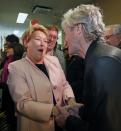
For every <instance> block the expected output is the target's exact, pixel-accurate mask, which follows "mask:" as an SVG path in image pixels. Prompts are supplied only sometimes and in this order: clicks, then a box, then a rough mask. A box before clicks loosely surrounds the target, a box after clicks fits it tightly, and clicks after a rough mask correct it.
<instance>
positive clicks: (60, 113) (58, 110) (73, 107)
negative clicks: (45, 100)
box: [53, 100, 83, 127]
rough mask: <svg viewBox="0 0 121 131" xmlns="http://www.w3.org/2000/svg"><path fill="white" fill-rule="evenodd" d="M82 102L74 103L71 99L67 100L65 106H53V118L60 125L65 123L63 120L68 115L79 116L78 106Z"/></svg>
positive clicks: (79, 106) (80, 105)
mask: <svg viewBox="0 0 121 131" xmlns="http://www.w3.org/2000/svg"><path fill="white" fill-rule="evenodd" d="M82 106H83V104H81V103H76V102H75V101H73V100H71V101H70V102H68V105H66V106H63V107H62V106H58V105H56V106H54V108H53V111H54V113H53V115H54V116H55V120H56V122H57V124H58V125H59V126H60V127H63V126H64V125H65V121H66V119H67V117H68V116H69V115H72V116H76V117H79V108H81V107H82Z"/></svg>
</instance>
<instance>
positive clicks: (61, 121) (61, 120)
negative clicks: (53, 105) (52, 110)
mask: <svg viewBox="0 0 121 131" xmlns="http://www.w3.org/2000/svg"><path fill="white" fill-rule="evenodd" d="M67 108H68V107H67V106H66V107H60V106H58V105H57V109H58V111H59V114H58V115H57V116H56V117H55V120H56V122H57V124H58V126H60V127H62V128H63V127H64V125H65V121H66V119H67V117H68V116H69V115H70V114H69V112H68V111H67Z"/></svg>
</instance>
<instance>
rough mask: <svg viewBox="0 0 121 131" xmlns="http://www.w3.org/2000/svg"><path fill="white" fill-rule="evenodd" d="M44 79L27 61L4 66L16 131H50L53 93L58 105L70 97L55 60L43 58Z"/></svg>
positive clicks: (71, 95)
mask: <svg viewBox="0 0 121 131" xmlns="http://www.w3.org/2000/svg"><path fill="white" fill-rule="evenodd" d="M44 64H45V66H46V69H47V71H48V74H49V79H50V80H49V79H48V77H47V76H46V75H45V74H44V73H43V72H42V71H41V70H40V69H38V68H37V67H36V65H35V64H33V63H32V61H31V60H30V59H29V58H27V57H26V58H23V59H21V60H18V61H15V62H13V63H11V64H10V65H9V67H8V69H9V76H8V82H7V83H8V86H9V90H10V93H11V96H12V98H13V100H14V102H15V104H16V110H17V112H18V131H54V121H53V118H51V117H50V115H51V111H52V108H53V94H54V97H55V100H56V103H57V104H58V105H62V103H65V101H66V100H67V99H68V98H70V97H74V95H73V91H72V89H71V87H70V85H69V84H68V82H67V81H66V79H65V76H64V73H63V71H62V68H61V66H60V64H59V61H58V59H57V58H56V57H54V56H50V55H46V56H45V58H44Z"/></svg>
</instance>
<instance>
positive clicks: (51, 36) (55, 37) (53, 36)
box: [49, 35, 58, 40]
mask: <svg viewBox="0 0 121 131" xmlns="http://www.w3.org/2000/svg"><path fill="white" fill-rule="evenodd" d="M52 38H53V39H54V40H56V39H58V37H57V36H55V35H49V39H52Z"/></svg>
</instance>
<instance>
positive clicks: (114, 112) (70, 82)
mask: <svg viewBox="0 0 121 131" xmlns="http://www.w3.org/2000/svg"><path fill="white" fill-rule="evenodd" d="M61 27H62V29H63V31H64V34H65V35H64V41H65V49H64V50H59V49H58V48H57V39H58V28H57V26H55V25H49V26H46V27H45V26H43V25H41V24H40V23H38V22H37V23H32V22H31V24H30V25H29V27H28V29H27V30H25V32H24V33H23V36H22V44H20V42H19V38H18V37H17V36H15V35H13V34H11V35H8V36H7V37H6V40H5V44H4V51H3V52H1V62H0V69H1V76H0V86H1V88H2V90H3V93H2V109H1V110H2V111H5V113H6V116H7V124H8V131H28V130H29V131H74V130H75V131H120V130H121V124H120V120H121V115H120V114H121V106H120V105H121V95H120V94H121V92H120V91H121V89H120V87H121V78H120V74H121V50H120V47H121V25H120V24H114V25H109V26H105V23H104V22H103V16H102V13H101V10H100V8H99V7H97V6H94V5H90V4H87V5H86V4H81V5H79V6H77V7H75V8H73V9H70V10H68V11H67V12H66V13H64V15H63V17H62V22H61ZM64 51H66V53H67V54H64V53H65V52H64Z"/></svg>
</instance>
